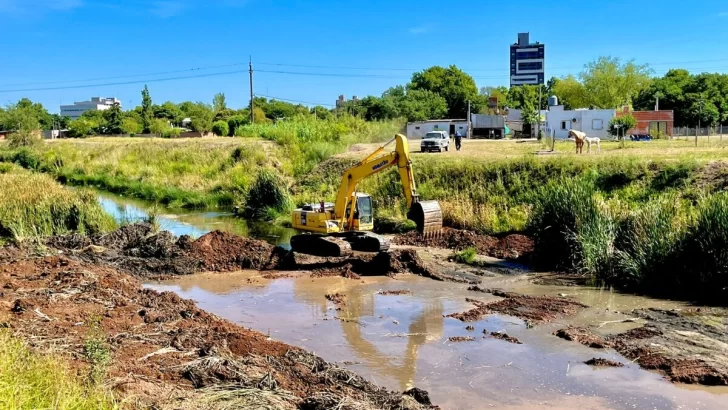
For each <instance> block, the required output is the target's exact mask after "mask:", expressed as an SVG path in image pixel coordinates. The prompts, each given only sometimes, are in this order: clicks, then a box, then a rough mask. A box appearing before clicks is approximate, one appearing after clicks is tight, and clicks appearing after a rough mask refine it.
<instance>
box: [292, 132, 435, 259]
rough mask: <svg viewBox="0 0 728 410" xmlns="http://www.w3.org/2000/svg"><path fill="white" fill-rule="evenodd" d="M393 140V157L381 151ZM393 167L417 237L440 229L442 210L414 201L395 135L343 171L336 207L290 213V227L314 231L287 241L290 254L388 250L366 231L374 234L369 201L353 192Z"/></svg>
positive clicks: (404, 146)
mask: <svg viewBox="0 0 728 410" xmlns="http://www.w3.org/2000/svg"><path fill="white" fill-rule="evenodd" d="M392 141H395V149H394V151H393V152H389V153H387V152H385V147H386V146H387V145H389V144H390V143H391V142H392ZM395 165H396V166H397V168H398V169H399V175H400V179H401V182H402V188H403V189H404V195H405V197H406V199H407V208H408V209H409V211H408V212H407V218H409V219H411V220H412V221H414V222H415V224H416V225H417V230H418V231H419V232H420V233H432V232H438V231H440V230H441V229H442V211H441V210H440V204H439V203H438V202H437V201H420V200H419V196H418V195H417V188H416V186H415V179H414V174H413V172H412V160H411V159H410V153H409V145H408V143H407V137H405V136H404V135H401V134H397V135H396V136H395V137H394V138H393V139H392V140H390V141H389V142H387V143H386V144H384V145H383V146H381V147H379V148H378V149H377V150H376V151H374V152H373V153H371V154H370V155H369V156H367V157H366V158H364V159H363V160H362V161H361V162H359V163H358V164H356V165H354V166H353V167H351V168H349V169H347V170H346V172H345V173H344V176H343V177H342V179H341V184H340V185H339V190H338V192H337V194H336V203H334V204H331V203H324V202H321V204H319V205H318V206H317V205H306V206H304V207H303V208H301V209H296V210H295V211H293V227H294V228H296V229H300V230H303V231H308V232H314V234H311V233H308V234H303V235H296V236H294V237H292V238H291V249H292V250H293V251H294V252H301V253H308V254H313V255H319V256H341V255H343V254H345V253H348V251H349V250H352V249H353V250H355V251H362V252H379V251H384V250H387V249H389V242H388V241H387V240H385V239H384V238H383V237H381V236H379V235H376V234H374V233H372V232H369V231H371V230H372V229H374V220H373V207H372V198H371V196H369V195H367V194H364V193H361V192H356V187H357V185H358V184H359V182H361V180H363V179H364V178H367V177H369V176H371V175H374V174H376V173H378V172H381V171H384V170H386V169H387V168H389V167H392V166H395Z"/></svg>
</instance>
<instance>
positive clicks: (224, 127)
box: [212, 121, 230, 137]
mask: <svg viewBox="0 0 728 410" xmlns="http://www.w3.org/2000/svg"><path fill="white" fill-rule="evenodd" d="M229 132H230V128H229V127H228V123H227V122H225V121H215V122H214V123H213V124H212V133H213V134H215V135H217V136H218V137H227V135H228V133H229Z"/></svg>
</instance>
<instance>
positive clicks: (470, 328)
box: [465, 326, 475, 332]
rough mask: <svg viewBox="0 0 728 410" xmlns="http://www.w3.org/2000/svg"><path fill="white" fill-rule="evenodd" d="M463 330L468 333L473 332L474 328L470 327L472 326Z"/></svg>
mask: <svg viewBox="0 0 728 410" xmlns="http://www.w3.org/2000/svg"><path fill="white" fill-rule="evenodd" d="M465 330H467V331H468V332H475V328H474V327H472V326H467V327H466V328H465Z"/></svg>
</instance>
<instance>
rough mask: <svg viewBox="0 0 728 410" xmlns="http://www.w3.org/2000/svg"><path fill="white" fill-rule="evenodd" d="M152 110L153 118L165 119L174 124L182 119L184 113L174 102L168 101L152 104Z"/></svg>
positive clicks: (179, 122)
mask: <svg viewBox="0 0 728 410" xmlns="http://www.w3.org/2000/svg"><path fill="white" fill-rule="evenodd" d="M152 112H153V113H154V118H161V119H166V120H168V121H169V122H171V123H172V124H174V125H180V124H181V123H182V119H183V118H184V113H183V112H182V110H181V109H180V108H179V107H178V106H177V105H176V104H174V103H173V102H170V101H167V102H165V103H164V104H162V105H153V106H152ZM140 122H141V118H140ZM138 132H141V131H138Z"/></svg>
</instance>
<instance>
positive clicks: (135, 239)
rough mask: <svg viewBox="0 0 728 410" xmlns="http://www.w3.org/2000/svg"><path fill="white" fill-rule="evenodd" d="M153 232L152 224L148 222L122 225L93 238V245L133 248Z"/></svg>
mask: <svg viewBox="0 0 728 410" xmlns="http://www.w3.org/2000/svg"><path fill="white" fill-rule="evenodd" d="M153 233H154V226H153V225H151V224H148V223H137V224H130V225H124V226H122V227H121V228H119V229H117V230H115V231H113V232H110V233H108V234H106V235H101V236H98V237H96V238H93V243H94V245H98V246H103V247H105V248H111V249H116V250H124V249H129V248H135V247H137V246H138V244H139V243H140V242H141V241H142V240H143V239H144V238H146V237H148V236H150V235H152V234H153Z"/></svg>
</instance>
